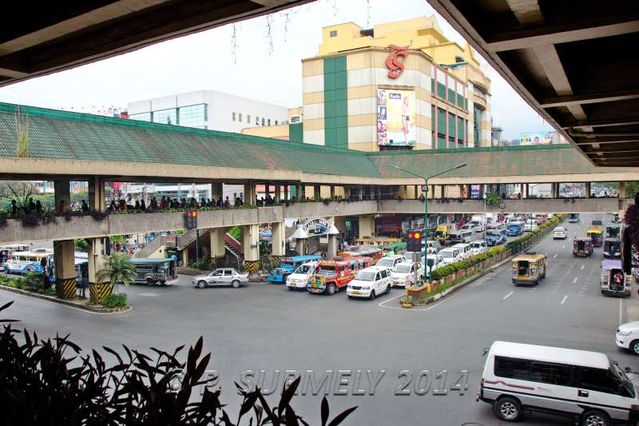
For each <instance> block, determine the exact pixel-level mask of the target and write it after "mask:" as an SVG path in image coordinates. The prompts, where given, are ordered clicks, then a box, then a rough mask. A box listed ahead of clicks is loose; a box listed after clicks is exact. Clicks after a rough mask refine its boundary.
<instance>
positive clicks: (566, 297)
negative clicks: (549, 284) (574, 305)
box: [561, 295, 568, 305]
mask: <svg viewBox="0 0 639 426" xmlns="http://www.w3.org/2000/svg"><path fill="white" fill-rule="evenodd" d="M566 299H568V296H567V295H566V296H564V298H563V299H561V304H562V305H563V304H564V303H566Z"/></svg>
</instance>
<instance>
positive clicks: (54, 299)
mask: <svg viewBox="0 0 639 426" xmlns="http://www.w3.org/2000/svg"><path fill="white" fill-rule="evenodd" d="M0 289H2V290H5V291H9V292H12V293H16V294H21V295H23V296H30V297H35V298H37V299H42V300H46V301H49V302H55V303H59V304H61V305H67V306H70V307H72V308H76V309H81V310H83V311H87V312H91V313H93V314H123V313H126V312H130V311H132V310H133V307H132V306H129V305H127V306H126V308H124V309H122V310H119V311H105V310H99V309H93V308H90V307H88V306H86V305H80V304H77V303H73V302H69V301H67V300H64V299H58V298H57V297H53V296H47V295H46V294H38V293H32V292H30V291H26V290H21V289H19V288H13V287H9V286H6V285H1V284H0ZM107 309H108V308H107Z"/></svg>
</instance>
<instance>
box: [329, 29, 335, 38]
mask: <svg viewBox="0 0 639 426" xmlns="http://www.w3.org/2000/svg"><path fill="white" fill-rule="evenodd" d="M328 35H329V36H330V37H331V38H332V37H337V30H333V31H331V32H330V33H328Z"/></svg>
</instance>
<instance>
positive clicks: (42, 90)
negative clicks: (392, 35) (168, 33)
mask: <svg viewBox="0 0 639 426" xmlns="http://www.w3.org/2000/svg"><path fill="white" fill-rule="evenodd" d="M433 14H435V15H436V16H437V17H438V21H439V24H440V26H441V27H442V28H443V30H444V33H445V35H446V36H447V37H448V38H450V39H452V40H454V41H457V42H458V43H460V44H462V43H464V41H463V38H462V37H461V36H460V35H459V34H458V33H457V32H456V31H455V30H453V28H452V27H451V26H450V25H448V23H447V22H446V21H444V19H443V18H441V17H440V16H438V15H437V14H436V13H435V11H434V10H433V8H432V7H431V6H430V5H429V4H428V3H427V2H426V0H393V1H388V0H318V1H316V2H314V3H311V4H307V5H303V6H299V7H296V8H292V9H288V11H284V12H278V13H275V14H272V15H269V16H262V17H258V18H255V19H251V20H247V21H243V22H240V23H236V24H235V25H226V26H223V27H218V28H215V29H212V30H208V31H204V32H201V33H198V34H193V35H189V36H186V37H182V38H179V39H174V40H169V41H167V42H163V43H159V44H155V45H153V46H150V47H147V48H144V49H140V50H137V51H134V52H130V53H127V54H124V55H120V56H117V57H114V58H109V59H105V60H102V61H99V62H94V63H91V64H88V65H84V66H81V67H77V68H74V69H71V70H67V71H62V72H59V73H56V74H51V75H48V76H44V77H39V78H35V79H31V80H28V81H24V82H21V83H16V84H13V85H10V86H6V87H2V88H0V101H1V102H9V103H17V104H24V105H34V106H41V107H47V108H55V109H65V110H73V111H80V112H95V111H97V110H99V109H105V108H108V107H117V108H126V106H127V104H128V103H129V102H133V101H137V100H143V99H148V98H155V97H161V96H168V95H173V94H178V93H184V92H189V91H196V90H218V91H221V92H226V93H231V94H234V95H238V96H243V97H246V98H249V99H255V100H259V101H263V102H270V103H274V104H277V105H282V106H286V107H296V106H301V105H302V64H301V60H302V59H303V58H308V57H313V56H315V55H317V53H318V46H319V45H320V43H321V41H322V27H325V26H328V25H334V24H338V23H342V22H355V23H356V24H358V25H360V26H362V27H372V26H373V25H375V24H378V23H383V22H390V21H397V20H401V19H409V18H414V17H418V16H430V15H433ZM480 61H482V65H483V69H484V72H486V74H487V75H488V77H489V78H490V79H491V80H492V90H491V91H492V110H493V124H494V125H495V126H500V127H501V128H502V129H503V134H502V138H505V139H508V140H510V139H515V138H519V135H520V133H521V132H531V131H547V130H551V127H550V126H549V125H548V124H547V123H546V122H545V121H544V120H543V119H542V118H541V116H539V115H538V114H537V113H536V112H534V111H533V110H532V108H530V107H529V106H528V105H527V104H526V103H525V102H524V101H523V100H522V99H521V97H520V96H519V95H518V94H517V93H515V91H514V90H513V89H512V88H510V86H509V85H508V83H506V81H505V80H503V79H502V78H501V77H500V76H499V75H498V74H497V72H496V71H495V70H494V69H492V67H490V66H489V65H488V64H487V63H486V61H485V60H483V59H480Z"/></svg>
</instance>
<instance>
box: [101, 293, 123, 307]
mask: <svg viewBox="0 0 639 426" xmlns="http://www.w3.org/2000/svg"><path fill="white" fill-rule="evenodd" d="M126 300H127V295H126V293H116V294H110V295H108V296H107V297H106V298H105V299H104V302H102V304H103V305H104V306H106V307H107V308H111V309H116V308H118V309H122V308H124V307H126Z"/></svg>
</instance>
